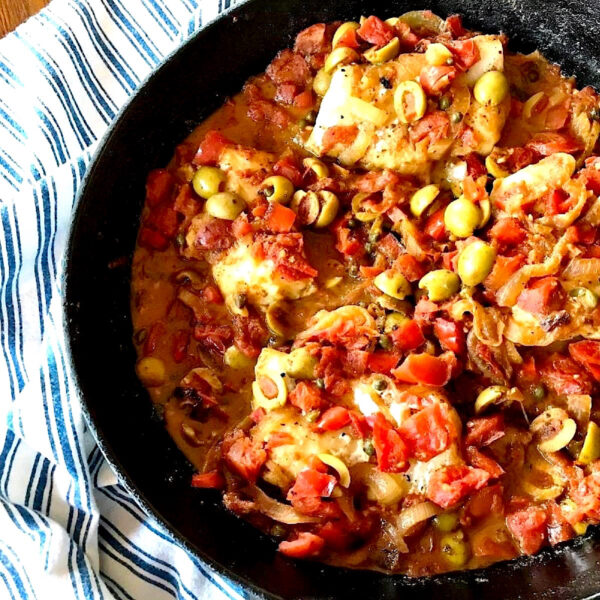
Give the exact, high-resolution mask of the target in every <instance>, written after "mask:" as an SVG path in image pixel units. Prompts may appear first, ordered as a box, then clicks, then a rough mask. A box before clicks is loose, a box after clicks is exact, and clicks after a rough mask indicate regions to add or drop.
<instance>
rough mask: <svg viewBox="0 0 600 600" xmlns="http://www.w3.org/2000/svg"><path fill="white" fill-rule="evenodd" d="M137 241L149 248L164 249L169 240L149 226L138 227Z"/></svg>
mask: <svg viewBox="0 0 600 600" xmlns="http://www.w3.org/2000/svg"><path fill="white" fill-rule="evenodd" d="M138 243H139V245H140V246H144V248H150V249H151V250H166V249H167V248H168V246H169V240H168V239H167V238H166V237H165V236H164V235H163V234H162V233H160V232H159V231H155V230H154V229H150V227H142V228H141V229H140V235H139V237H138Z"/></svg>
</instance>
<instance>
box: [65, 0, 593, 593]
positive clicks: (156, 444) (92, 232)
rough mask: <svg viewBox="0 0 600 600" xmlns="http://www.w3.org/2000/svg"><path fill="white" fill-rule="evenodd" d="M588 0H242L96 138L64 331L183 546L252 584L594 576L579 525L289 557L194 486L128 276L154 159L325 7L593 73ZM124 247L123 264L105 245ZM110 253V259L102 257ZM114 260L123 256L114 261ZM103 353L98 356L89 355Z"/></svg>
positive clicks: (435, 587) (499, 584) (144, 492)
mask: <svg viewBox="0 0 600 600" xmlns="http://www.w3.org/2000/svg"><path fill="white" fill-rule="evenodd" d="M594 5H595V0H588V1H586V0H555V1H553V2H547V1H546V0H447V1H443V0H427V1H426V2H421V1H416V2H410V1H407V0H402V1H398V2H390V1H389V0H388V1H380V0H371V1H370V2H366V1H364V0H344V1H343V2H342V1H338V0H325V1H324V0H251V1H250V2H248V3H247V4H244V5H242V6H241V7H239V8H237V9H235V10H233V11H231V12H229V13H228V14H226V15H224V16H223V17H222V18H220V19H219V20H218V21H217V22H215V23H213V24H212V25H210V26H208V27H207V28H206V29H204V30H203V31H201V32H200V33H198V34H197V35H196V36H195V37H194V38H192V39H191V40H190V41H189V42H187V43H186V44H185V45H184V46H183V48H181V49H180V50H179V51H178V52H176V53H175V54H174V55H173V56H171V57H170V58H169V59H168V60H167V61H166V63H165V64H164V65H163V66H162V67H161V68H160V69H159V70H158V71H157V72H156V73H155V74H154V75H153V76H152V77H151V78H150V79H149V80H148V81H147V82H146V83H145V84H144V85H143V86H142V87H141V89H140V90H139V92H138V93H137V95H136V96H135V97H134V98H133V100H132V101H131V102H130V103H129V105H128V106H127V107H126V108H125V109H124V110H123V112H122V113H121V115H120V116H119V118H118V119H117V121H116V123H115V124H114V125H113V127H112V128H111V130H110V131H109V133H108V135H107V136H106V138H105V140H104V143H103V144H102V145H101V148H100V151H99V152H98V154H97V156H96V159H95V161H94V163H93V165H92V166H91V167H90V169H89V171H88V174H87V177H86V180H85V184H84V186H83V189H82V191H81V194H80V197H79V202H78V207H77V211H76V214H75V218H74V221H73V226H72V231H71V237H70V242H69V247H68V251H67V256H66V265H65V267H66V269H65V271H66V276H65V284H66V290H65V301H64V309H65V312H66V315H65V316H66V319H65V322H66V334H67V338H68V340H69V341H70V351H71V360H72V366H73V370H74V372H75V374H76V378H77V383H78V386H79V392H80V396H81V399H82V402H83V407H84V411H85V413H86V416H87V420H88V423H89V425H90V427H91V429H92V431H93V432H94V434H95V436H96V439H97V440H98V443H99V444H100V447H101V448H102V450H103V452H104V454H105V455H106V457H107V458H108V460H109V461H110V463H111V464H112V466H113V468H114V469H115V470H116V472H117V473H118V474H119V476H120V478H121V480H122V481H123V483H124V484H125V485H126V486H127V488H128V489H129V491H130V492H131V493H132V494H133V496H134V497H135V498H136V499H137V501H138V502H139V503H140V505H141V506H142V507H143V508H144V509H145V510H146V511H147V512H148V513H149V514H151V515H152V516H153V517H154V518H155V519H157V520H158V521H159V522H160V523H161V524H162V525H163V526H164V527H165V528H166V529H167V530H168V531H169V532H170V533H171V534H172V535H173V536H174V537H175V538H176V539H177V540H178V541H179V542H180V543H181V544H182V545H183V546H184V547H185V548H186V549H187V550H188V551H189V552H190V553H192V554H194V555H196V556H198V557H199V558H200V559H201V560H202V561H205V562H206V563H208V564H210V565H211V566H212V567H213V568H214V569H216V570H217V571H218V572H220V573H221V574H224V575H226V576H229V577H231V578H232V579H234V580H235V581H237V582H238V583H240V584H241V585H242V587H243V588H244V589H245V590H247V593H248V595H249V596H252V597H260V598H303V599H306V598H315V599H317V598H319V599H321V598H342V597H343V598H345V599H351V598H361V600H362V599H364V598H369V599H374V598H381V599H390V600H391V599H392V598H398V597H402V598H403V599H410V598H413V597H414V598H417V597H420V598H423V597H437V596H438V595H440V594H443V595H444V597H445V598H446V599H447V600H451V599H453V598H478V599H481V598H486V599H488V598H489V599H497V598H498V599H499V598H507V597H511V598H565V599H566V598H587V597H590V596H592V595H594V594H596V593H597V592H599V591H600V569H598V564H599V561H600V543H599V536H597V535H594V533H593V532H592V533H591V534H588V535H587V536H586V537H585V538H584V539H579V540H576V541H574V542H569V543H567V544H564V545H562V546H561V547H558V548H555V549H552V550H545V551H543V552H542V554H541V555H539V556H538V557H535V558H524V559H518V560H515V561H510V562H505V563H501V564H498V565H496V566H493V567H491V568H489V569H486V570H481V571H471V572H463V573H459V574H454V575H443V576H437V577H433V578H422V579H419V580H410V579H408V578H406V577H403V576H393V577H392V576H387V575H383V574H379V573H375V572H364V571H363V572H361V571H351V570H345V569H338V568H332V567H325V566H323V565H319V564H316V563H308V562H293V561H291V560H288V559H286V558H284V557H282V556H281V555H279V554H277V553H276V552H275V544H274V543H273V542H272V541H271V540H270V539H268V538H267V537H265V536H263V535H262V534H260V533H259V532H257V531H256V530H255V529H254V528H252V527H251V526H249V525H247V524H246V523H244V522H243V521H241V520H240V519H238V518H237V517H235V516H233V515H232V514H230V513H228V512H227V511H226V510H225V509H224V508H223V507H222V505H221V502H220V498H219V496H218V495H217V494H216V493H214V492H207V491H199V490H192V489H190V487H189V477H190V474H191V468H190V466H189V464H188V463H187V461H186V460H185V459H184V457H183V455H182V454H181V453H180V452H179V451H178V450H177V448H176V447H175V445H174V444H173V442H172V441H171V439H170V437H169V436H168V435H167V433H166V432H165V430H164V428H163V426H162V424H161V422H160V419H159V418H157V417H156V415H155V414H154V413H153V410H152V407H151V403H150V401H149V399H148V396H147V394H146V393H145V391H144V389H143V388H142V387H141V385H140V383H139V382H138V380H137V378H136V376H135V373H134V361H135V353H134V348H133V345H132V343H131V333H132V325H131V319H130V314H129V276H130V261H129V259H130V258H131V256H132V253H133V249H134V245H135V239H136V232H137V228H138V219H139V214H140V210H141V207H142V203H143V199H144V183H145V178H146V174H147V173H148V171H150V170H151V169H153V168H155V167H159V166H164V165H165V164H166V163H167V162H168V160H169V158H170V156H171V153H172V151H173V149H174V147H175V146H176V145H177V143H178V142H180V141H181V140H182V139H183V138H184V137H185V136H186V135H187V134H188V133H189V132H190V131H191V130H192V129H193V127H194V126H195V125H196V124H197V123H198V122H200V121H201V120H202V119H204V118H205V117H207V116H208V115H209V114H210V113H211V112H212V111H213V110H214V109H216V108H217V107H218V106H220V105H221V104H222V102H223V101H224V99H225V98H226V97H227V95H231V94H233V93H235V92H237V91H238V90H239V89H240V88H241V86H242V84H243V83H244V81H245V80H246V79H247V78H248V77H249V76H250V75H252V74H256V73H259V72H262V71H263V70H264V69H265V67H266V65H267V64H268V63H269V62H270V60H271V59H272V58H273V57H274V56H275V53H276V52H277V51H278V50H280V49H282V48H285V47H288V46H290V45H291V44H292V43H293V39H294V36H295V35H296V34H297V33H298V32H299V31H300V30H301V29H302V28H304V27H306V26H307V25H310V24H312V23H315V22H319V21H333V20H339V19H342V20H347V19H352V20H355V19H357V17H359V16H360V15H361V14H363V15H369V14H376V15H378V16H381V17H389V16H394V15H398V14H401V13H403V12H405V11H407V10H413V9H418V8H430V9H432V10H433V11H434V12H436V13H437V14H439V15H441V16H447V15H448V14H452V13H454V12H458V13H461V14H462V15H463V16H464V18H465V23H466V25H467V26H469V27H471V28H475V29H480V30H482V31H488V32H497V31H499V30H503V31H505V32H506V33H507V34H508V35H509V36H510V38H511V43H512V47H513V48H514V49H518V50H520V51H525V52H527V51H530V50H533V49H535V48H539V49H540V51H542V52H543V53H544V54H545V55H546V56H547V57H549V58H550V59H552V60H554V61H556V62H558V63H560V64H562V65H563V69H564V72H565V73H567V74H574V75H577V76H578V81H579V84H580V85H583V84H591V85H595V86H596V87H597V88H598V89H600V64H599V59H600V42H599V41H598V38H597V32H598V31H600V13H599V12H598V11H597V10H596V9H595V8H594ZM122 257H126V258H127V259H128V260H127V262H126V264H122V266H117V267H115V266H114V263H113V261H116V260H117V259H119V258H122ZM111 263H113V266H112V268H110V267H109V264H111ZM117 264H118V261H117ZM98 365H102V369H101V370H100V371H99V369H98Z"/></svg>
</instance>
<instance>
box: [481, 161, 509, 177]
mask: <svg viewBox="0 0 600 600" xmlns="http://www.w3.org/2000/svg"><path fill="white" fill-rule="evenodd" d="M485 168H486V169H487V172H488V173H489V174H490V175H491V176H492V177H493V178H494V179H504V177H508V176H509V175H510V172H509V171H507V170H506V169H503V168H502V167H501V166H500V165H499V164H498V163H497V162H496V160H495V159H494V158H492V157H491V156H488V157H486V159H485Z"/></svg>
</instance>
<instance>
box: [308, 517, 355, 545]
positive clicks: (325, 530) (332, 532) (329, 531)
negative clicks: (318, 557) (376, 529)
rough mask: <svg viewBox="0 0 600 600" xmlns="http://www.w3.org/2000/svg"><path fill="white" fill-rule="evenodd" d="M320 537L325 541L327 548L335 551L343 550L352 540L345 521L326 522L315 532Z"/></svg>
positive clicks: (352, 537)
mask: <svg viewBox="0 0 600 600" xmlns="http://www.w3.org/2000/svg"><path fill="white" fill-rule="evenodd" d="M317 533H318V534H319V536H320V537H322V538H323V539H324V540H325V543H326V544H327V546H330V547H331V548H334V549H335V550H344V549H346V548H348V546H349V545H350V544H351V543H352V541H353V540H354V536H353V535H352V532H351V531H350V530H349V528H348V522H347V521H342V520H338V521H327V523H325V525H322V526H321V527H319V529H318V530H317Z"/></svg>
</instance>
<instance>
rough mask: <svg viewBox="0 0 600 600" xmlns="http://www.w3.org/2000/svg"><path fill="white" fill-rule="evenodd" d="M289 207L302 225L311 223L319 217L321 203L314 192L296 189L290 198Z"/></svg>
mask: <svg viewBox="0 0 600 600" xmlns="http://www.w3.org/2000/svg"><path fill="white" fill-rule="evenodd" d="M290 208H291V209H292V210H293V211H294V212H295V213H296V214H297V215H298V222H299V223H301V224H302V225H312V224H313V223H314V222H315V221H316V220H317V218H318V217H319V212H320V210H321V205H320V204H319V198H318V196H317V193H316V192H305V191H304V190H297V191H296V193H295V194H294V197H293V198H292V203H291V204H290Z"/></svg>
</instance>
